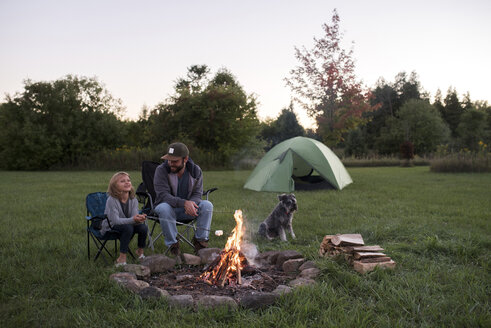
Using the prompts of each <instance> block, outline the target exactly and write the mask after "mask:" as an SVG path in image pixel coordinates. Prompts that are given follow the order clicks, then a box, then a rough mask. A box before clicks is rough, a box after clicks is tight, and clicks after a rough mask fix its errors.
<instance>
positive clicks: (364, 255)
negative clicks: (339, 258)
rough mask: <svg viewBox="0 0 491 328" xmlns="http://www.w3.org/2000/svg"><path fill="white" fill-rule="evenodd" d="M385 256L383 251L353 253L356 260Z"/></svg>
mask: <svg viewBox="0 0 491 328" xmlns="http://www.w3.org/2000/svg"><path fill="white" fill-rule="evenodd" d="M384 256H386V255H385V254H384V253H371V252H355V253H353V257H354V258H355V259H356V260H358V259H362V258H363V259H364V258H367V257H384Z"/></svg>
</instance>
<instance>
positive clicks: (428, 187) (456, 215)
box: [0, 167, 491, 327]
mask: <svg viewBox="0 0 491 328" xmlns="http://www.w3.org/2000/svg"><path fill="white" fill-rule="evenodd" d="M112 173H113V172H89V171H84V172H0V188H1V190H3V191H4V192H3V193H2V198H1V200H0V208H1V210H2V211H1V212H2V216H1V219H0V220H1V222H2V227H3V229H1V230H0V245H1V247H0V258H1V261H0V290H1V291H0V304H1V306H0V322H2V324H1V325H2V327H66V326H82V327H135V326H144V327H164V326H165V327H280V326H285V327H373V326H376V327H414V326H419V327H489V326H491V307H490V297H489V295H491V279H490V278H491V274H490V272H491V267H490V263H491V259H490V256H491V239H490V236H491V229H490V214H489V213H491V202H490V201H489V200H490V199H491V188H490V186H491V174H489V173H482V174H471V173H459V174H446V173H439V174H434V173H431V172H430V171H429V168H428V167H412V168H400V167H385V168H350V169H349V173H350V174H351V176H352V178H353V180H354V181H355V182H354V183H353V184H352V185H350V186H348V187H346V188H345V189H344V190H343V191H341V192H337V191H316V192H312V191H304V192H300V191H299V192H296V193H295V194H296V196H297V199H298V203H299V211H298V213H297V214H296V215H295V220H294V229H295V232H296V234H297V239H296V240H294V241H291V240H290V241H288V242H286V243H282V242H279V241H275V242H266V241H262V240H256V239H255V238H254V236H253V234H252V232H253V231H255V230H256V229H257V226H258V224H259V222H260V221H262V220H263V219H264V218H265V217H266V216H267V214H268V213H269V211H270V210H271V209H272V208H273V207H274V205H275V203H276V194H275V193H258V192H253V191H248V190H244V189H242V186H243V184H244V182H245V180H246V179H247V177H248V174H249V173H250V171H226V172H215V171H208V172H205V185H206V187H207V186H217V187H218V188H219V190H218V191H216V192H215V193H213V194H212V196H211V200H212V201H213V203H214V206H215V210H216V213H215V214H214V220H213V223H212V229H213V230H215V229H222V230H224V232H225V233H224V236H222V237H215V236H213V238H212V239H211V246H216V247H223V246H224V244H225V241H226V237H227V236H226V235H227V234H228V232H230V231H231V229H232V228H233V226H234V220H233V217H232V213H233V211H234V210H235V209H237V208H241V209H243V211H244V213H245V215H246V217H247V223H246V226H247V228H248V230H247V233H246V236H247V237H248V238H249V239H251V240H252V241H253V242H255V243H256V244H257V245H258V247H259V249H260V251H266V250H273V249H274V250H278V249H295V250H298V251H300V252H302V253H303V254H304V255H305V256H306V257H307V258H309V259H312V260H314V261H315V262H316V263H317V265H318V266H319V268H320V269H321V270H322V273H321V276H320V277H319V279H318V281H319V283H318V284H317V285H316V286H315V287H305V288H299V289H296V290H295V291H294V293H293V294H290V295H289V296H287V297H283V298H281V299H280V300H279V302H278V303H277V304H276V305H275V306H272V307H270V308H267V309H264V310H260V311H255V312H254V311H251V310H244V309H239V310H236V311H227V310H226V309H221V308H219V309H213V310H202V311H198V312H193V311H191V310H187V309H169V308H168V307H167V304H166V303H165V302H158V301H142V300H141V299H140V298H139V297H137V296H135V295H133V294H131V293H129V292H127V291H125V290H122V289H120V288H119V287H117V286H116V285H114V284H112V283H110V282H109V280H108V276H109V275H110V274H111V273H112V272H115V271H116V269H114V267H112V266H111V265H104V262H102V261H98V262H96V263H94V262H89V261H87V253H86V252H87V250H86V247H87V246H86V242H87V240H86V234H85V219H84V215H85V205H84V199H85V195H86V194H87V193H89V192H93V191H104V190H105V189H106V185H107V182H108V180H109V178H110V177H111V175H112ZM132 176H133V182H134V184H135V185H137V184H138V183H139V181H140V178H139V176H140V174H139V173H138V172H132ZM332 233H361V234H362V235H363V237H364V239H365V243H366V244H371V245H373V244H378V245H381V246H382V247H384V248H385V249H386V252H387V254H388V255H389V256H391V257H392V258H393V259H394V260H395V261H396V262H397V268H396V269H395V270H392V271H385V270H375V271H374V272H372V273H369V274H366V275H360V274H358V273H356V272H355V271H353V269H352V268H351V267H349V266H348V265H347V264H346V263H345V262H344V261H343V260H341V259H335V260H330V259H321V258H319V257H318V249H319V245H320V242H321V241H322V238H323V236H324V235H326V234H332ZM132 246H133V248H134V247H135V241H133V242H132ZM157 250H158V251H160V252H162V251H163V250H164V247H163V245H162V244H160V245H159V246H158V247H157Z"/></svg>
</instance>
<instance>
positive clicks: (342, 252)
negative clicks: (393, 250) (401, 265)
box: [319, 234, 396, 273]
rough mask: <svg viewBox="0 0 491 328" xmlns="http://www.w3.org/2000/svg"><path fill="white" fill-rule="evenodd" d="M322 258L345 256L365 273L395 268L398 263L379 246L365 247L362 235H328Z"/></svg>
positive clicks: (323, 244)
mask: <svg viewBox="0 0 491 328" xmlns="http://www.w3.org/2000/svg"><path fill="white" fill-rule="evenodd" d="M319 254H320V256H323V257H333V256H338V255H339V256H344V258H345V259H346V260H347V261H348V262H349V263H350V264H351V265H353V268H354V269H355V270H356V271H358V272H360V273H365V272H369V271H372V270H373V269H375V267H377V266H379V267H384V268H394V267H395V266H396V263H395V262H394V261H393V260H392V259H391V258H390V257H389V256H387V255H386V254H385V253H384V249H383V248H382V247H380V246H378V245H374V246H365V242H364V241H363V237H362V236H361V235H360V234H343V235H341V234H337V235H326V236H325V237H324V239H323V240H322V243H321V245H320V249H319Z"/></svg>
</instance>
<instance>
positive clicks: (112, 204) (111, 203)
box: [101, 196, 140, 235]
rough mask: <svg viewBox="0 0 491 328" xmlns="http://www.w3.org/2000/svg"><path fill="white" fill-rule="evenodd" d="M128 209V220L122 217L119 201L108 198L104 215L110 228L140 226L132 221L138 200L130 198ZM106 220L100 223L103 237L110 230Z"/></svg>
mask: <svg viewBox="0 0 491 328" xmlns="http://www.w3.org/2000/svg"><path fill="white" fill-rule="evenodd" d="M128 202H129V204H128V208H129V210H130V212H129V216H130V217H129V218H127V217H126V215H124V212H123V208H122V207H121V204H120V203H119V199H117V198H114V197H112V196H109V197H108V198H107V201H106V209H105V210H104V214H106V215H107V218H108V220H109V222H110V223H111V226H115V225H118V224H140V223H136V222H135V220H133V217H134V216H135V215H136V214H138V200H137V199H136V198H130V199H128ZM108 220H104V221H102V227H101V234H102V235H104V234H105V233H106V232H107V231H109V230H111V228H110V227H109V223H108V222H107V221H108Z"/></svg>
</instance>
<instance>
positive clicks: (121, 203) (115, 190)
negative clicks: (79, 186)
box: [101, 172, 148, 266]
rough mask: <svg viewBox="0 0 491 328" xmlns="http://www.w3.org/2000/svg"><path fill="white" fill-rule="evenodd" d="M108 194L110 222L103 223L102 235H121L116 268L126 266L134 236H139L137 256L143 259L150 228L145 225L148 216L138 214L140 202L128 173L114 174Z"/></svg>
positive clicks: (107, 207)
mask: <svg viewBox="0 0 491 328" xmlns="http://www.w3.org/2000/svg"><path fill="white" fill-rule="evenodd" d="M107 193H108V194H109V197H108V198H107V202H106V209H105V211H104V214H106V215H107V218H108V220H104V221H103V222H102V228H101V234H102V235H104V234H105V233H106V232H108V231H110V230H116V231H118V232H119V234H120V238H119V242H120V247H119V248H120V249H119V252H120V253H119V257H118V259H117V260H116V266H120V265H125V264H126V253H127V252H128V245H129V244H130V240H131V238H132V237H133V235H134V234H138V249H137V250H136V255H137V256H138V258H139V259H143V258H144V257H145V255H143V247H145V243H146V239H147V232H148V227H147V225H146V224H143V222H145V220H146V215H145V214H138V200H137V199H136V198H135V189H134V188H133V186H132V185H131V179H130V176H129V174H128V173H126V172H118V173H116V174H114V175H113V177H112V178H111V180H110V181H109V186H108V188H107ZM108 221H109V222H108Z"/></svg>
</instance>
